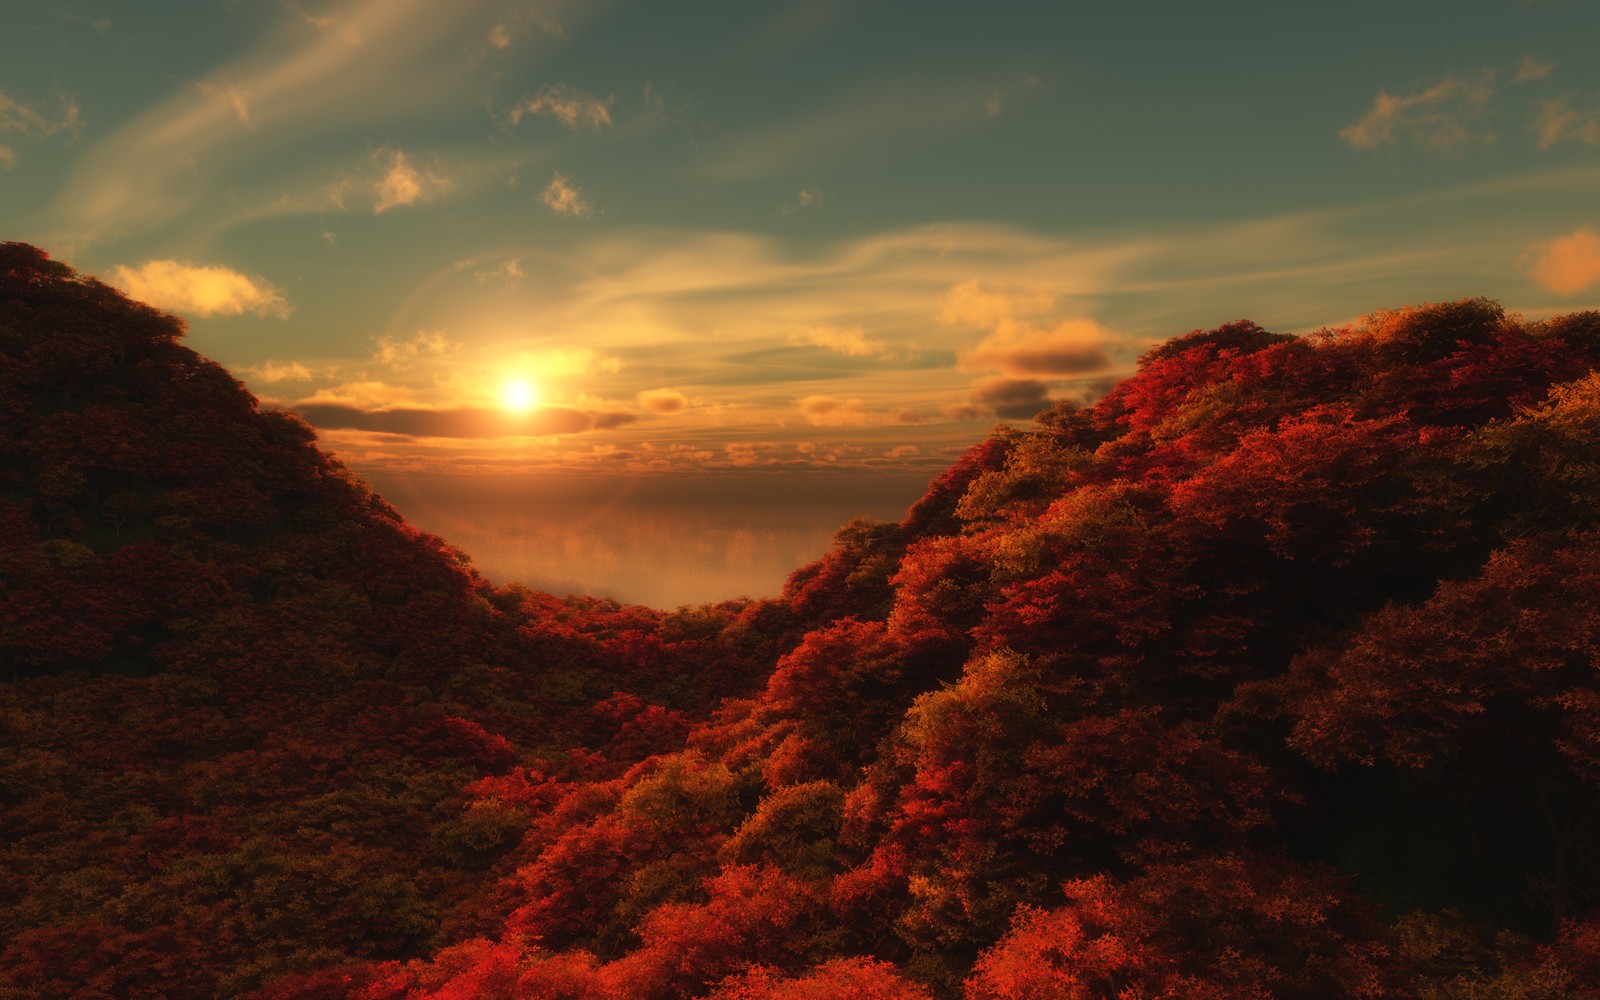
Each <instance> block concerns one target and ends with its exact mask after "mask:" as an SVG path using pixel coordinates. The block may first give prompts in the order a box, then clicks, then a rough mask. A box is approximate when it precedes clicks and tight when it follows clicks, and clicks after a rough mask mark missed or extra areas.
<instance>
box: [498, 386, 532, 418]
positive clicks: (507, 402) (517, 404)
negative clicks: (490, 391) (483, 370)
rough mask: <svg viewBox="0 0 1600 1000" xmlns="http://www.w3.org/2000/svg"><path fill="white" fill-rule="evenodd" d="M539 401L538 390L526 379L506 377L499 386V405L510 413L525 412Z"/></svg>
mask: <svg viewBox="0 0 1600 1000" xmlns="http://www.w3.org/2000/svg"><path fill="white" fill-rule="evenodd" d="M537 402H539V390H538V389H537V388H536V387H535V386H534V384H533V383H532V382H529V381H528V380H527V379H520V378H514V379H507V380H506V383H505V384H504V385H502V386H501V387H500V405H501V406H502V407H504V408H505V409H507V410H509V411H511V412H512V413H526V412H527V411H529V410H531V409H533V407H534V404H535V403H537Z"/></svg>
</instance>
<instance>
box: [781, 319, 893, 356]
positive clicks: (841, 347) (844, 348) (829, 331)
mask: <svg viewBox="0 0 1600 1000" xmlns="http://www.w3.org/2000/svg"><path fill="white" fill-rule="evenodd" d="M789 343H791V344H795V345H798V346H808V347H821V348H824V349H826V350H830V351H833V352H834V353H836V354H843V355H844V356H845V357H847V358H870V357H879V358H886V357H888V356H889V355H890V354H891V353H892V352H893V349H892V348H890V346H889V345H888V344H885V343H884V342H883V341H881V340H871V339H869V338H868V337H867V336H866V335H865V334H864V333H863V332H862V330H861V327H859V326H829V325H827V324H818V325H816V326H802V327H800V328H799V329H797V330H793V331H791V332H790V334H789Z"/></svg>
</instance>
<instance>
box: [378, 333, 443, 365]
mask: <svg viewBox="0 0 1600 1000" xmlns="http://www.w3.org/2000/svg"><path fill="white" fill-rule="evenodd" d="M460 349H461V345H459V344H455V343H452V342H451V341H450V338H448V337H446V336H445V335H444V331H443V330H418V331H417V333H416V336H414V337H412V338H411V339H410V340H399V339H397V338H394V337H379V338H378V349H377V350H376V351H374V352H373V354H372V360H373V361H376V362H377V363H378V364H380V365H387V366H388V367H390V368H392V369H394V370H395V371H400V372H403V371H407V370H409V369H410V368H411V366H412V365H414V364H415V363H416V362H417V361H418V360H419V359H421V358H437V357H442V356H444V355H446V354H452V353H454V352H456V351H458V350H460Z"/></svg>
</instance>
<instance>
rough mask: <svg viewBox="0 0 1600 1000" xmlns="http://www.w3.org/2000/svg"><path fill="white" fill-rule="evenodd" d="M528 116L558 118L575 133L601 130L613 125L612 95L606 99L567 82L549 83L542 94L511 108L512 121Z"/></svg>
mask: <svg viewBox="0 0 1600 1000" xmlns="http://www.w3.org/2000/svg"><path fill="white" fill-rule="evenodd" d="M526 115H543V116H547V117H550V118H554V119H555V120H556V121H558V122H560V123H561V124H563V125H565V126H566V127H567V128H570V129H572V131H574V132H581V131H583V130H584V129H585V128H588V129H593V130H595V131H599V130H600V129H602V128H604V127H605V126H607V125H610V124H611V98H609V97H607V98H605V99H604V100H602V99H600V98H598V97H596V96H594V95H593V94H586V93H584V92H583V91H581V90H579V89H578V88H576V87H569V86H567V85H566V84H558V85H554V86H551V85H546V86H545V87H544V88H543V89H542V90H540V91H539V93H538V95H536V96H534V97H531V98H529V99H528V100H526V101H523V102H522V103H521V104H519V105H517V106H516V107H514V108H512V109H511V124H513V125H515V124H517V123H518V122H520V121H522V119H523V117H524V116H526Z"/></svg>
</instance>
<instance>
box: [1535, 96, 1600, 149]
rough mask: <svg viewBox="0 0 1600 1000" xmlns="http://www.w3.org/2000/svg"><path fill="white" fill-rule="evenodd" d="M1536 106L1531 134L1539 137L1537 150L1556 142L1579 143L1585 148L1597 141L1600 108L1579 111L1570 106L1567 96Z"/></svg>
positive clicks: (1547, 147) (1570, 100)
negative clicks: (1537, 109)
mask: <svg viewBox="0 0 1600 1000" xmlns="http://www.w3.org/2000/svg"><path fill="white" fill-rule="evenodd" d="M1538 104H1539V111H1538V114H1536V115H1535V116H1534V119H1533V133H1534V134H1535V135H1537V136H1538V137H1539V148H1540V149H1549V148H1550V147H1551V146H1554V145H1555V144H1556V143H1558V142H1581V143H1583V144H1584V145H1587V146H1593V145H1594V144H1595V143H1596V142H1600V109H1595V108H1590V109H1588V110H1587V111H1579V110H1578V109H1577V108H1574V107H1573V106H1572V95H1571V94H1563V95H1561V96H1560V97H1556V98H1553V99H1551V100H1548V101H1540V102H1538Z"/></svg>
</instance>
